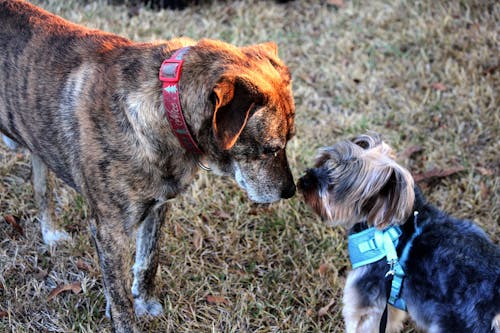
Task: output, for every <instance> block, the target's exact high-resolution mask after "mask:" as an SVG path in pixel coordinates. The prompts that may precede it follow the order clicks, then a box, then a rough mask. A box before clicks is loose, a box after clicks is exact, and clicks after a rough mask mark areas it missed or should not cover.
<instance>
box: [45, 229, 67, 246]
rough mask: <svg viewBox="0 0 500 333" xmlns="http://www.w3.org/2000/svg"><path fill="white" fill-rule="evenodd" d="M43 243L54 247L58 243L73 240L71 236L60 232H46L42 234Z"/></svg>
mask: <svg viewBox="0 0 500 333" xmlns="http://www.w3.org/2000/svg"><path fill="white" fill-rule="evenodd" d="M42 237H43V242H44V243H45V244H46V245H49V246H54V245H56V244H57V243H61V242H68V241H70V240H71V236H70V235H69V234H68V233H67V232H65V231H60V230H45V231H43V232H42Z"/></svg>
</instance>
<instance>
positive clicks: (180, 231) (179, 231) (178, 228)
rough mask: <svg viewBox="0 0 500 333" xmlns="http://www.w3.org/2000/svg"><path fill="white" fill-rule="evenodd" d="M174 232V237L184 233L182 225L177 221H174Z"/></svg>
mask: <svg viewBox="0 0 500 333" xmlns="http://www.w3.org/2000/svg"><path fill="white" fill-rule="evenodd" d="M174 234H175V237H180V236H182V235H183V234H184V229H182V227H181V225H180V224H179V223H176V224H175V225H174Z"/></svg>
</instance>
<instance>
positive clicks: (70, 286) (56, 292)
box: [47, 281, 82, 301]
mask: <svg viewBox="0 0 500 333" xmlns="http://www.w3.org/2000/svg"><path fill="white" fill-rule="evenodd" d="M70 290H71V291H72V292H73V293H74V294H79V293H80V292H81V291H82V285H81V283H80V282H79V281H77V282H73V283H70V284H65V285H59V286H57V287H55V288H54V289H52V291H51V292H50V293H49V296H47V301H50V300H52V299H53V298H55V297H57V296H58V295H59V294H60V293H62V292H65V291H70Z"/></svg>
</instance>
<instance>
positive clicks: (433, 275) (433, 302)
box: [401, 189, 500, 333]
mask: <svg viewBox="0 0 500 333" xmlns="http://www.w3.org/2000/svg"><path fill="white" fill-rule="evenodd" d="M416 192H417V193H418V192H419V191H418V189H417V191H416ZM419 197H420V198H419V200H418V201H420V202H422V201H421V200H422V197H421V195H419ZM418 211H419V214H418V221H419V222H418V223H419V224H418V225H419V228H420V231H419V232H420V235H419V236H417V237H415V239H414V240H413V242H412V243H411V247H410V251H409V254H408V258H407V265H406V268H405V270H406V272H405V273H406V277H405V279H406V281H405V284H406V285H407V286H408V287H407V288H404V289H403V299H405V300H407V303H408V308H409V311H410V313H411V315H412V317H413V318H414V319H416V321H417V322H418V323H419V324H424V323H425V324H427V325H428V326H427V328H428V329H429V330H431V328H432V327H439V328H440V331H442V332H478V333H479V332H488V331H489V330H490V328H491V325H492V321H493V319H494V317H495V316H496V315H498V314H500V265H499V263H500V248H499V247H498V246H497V245H495V244H493V243H492V242H491V240H490V239H489V238H488V236H487V235H486V234H485V233H484V231H483V230H482V229H480V228H479V227H478V226H477V225H475V224H474V223H473V222H471V221H468V220H462V219H457V218H454V217H452V216H449V215H448V214H446V213H444V212H442V211H440V210H438V209H436V208H435V207H433V206H432V205H430V204H428V203H425V204H424V205H423V206H422V207H420V208H419V209H418ZM409 229H413V223H412V222H411V221H410V222H407V223H406V224H405V225H404V226H403V234H404V236H405V238H407V237H408V236H409V234H412V232H411V231H410V232H408V231H409ZM405 234H406V235H405ZM401 240H402V243H403V244H401V245H404V243H406V242H405V240H404V239H401Z"/></svg>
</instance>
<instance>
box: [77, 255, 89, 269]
mask: <svg viewBox="0 0 500 333" xmlns="http://www.w3.org/2000/svg"><path fill="white" fill-rule="evenodd" d="M76 268H78V269H79V270H81V271H86V272H90V266H89V265H87V263H86V262H84V261H83V260H82V259H81V258H79V259H78V260H77V261H76Z"/></svg>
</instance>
